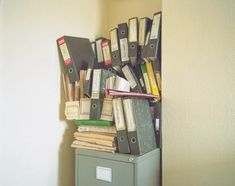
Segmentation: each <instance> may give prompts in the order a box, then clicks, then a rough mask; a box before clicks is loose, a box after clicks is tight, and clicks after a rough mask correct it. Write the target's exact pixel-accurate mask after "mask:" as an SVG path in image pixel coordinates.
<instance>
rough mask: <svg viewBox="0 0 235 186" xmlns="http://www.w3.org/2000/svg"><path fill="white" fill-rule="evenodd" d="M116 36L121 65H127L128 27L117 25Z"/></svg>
mask: <svg viewBox="0 0 235 186" xmlns="http://www.w3.org/2000/svg"><path fill="white" fill-rule="evenodd" d="M118 36H119V44H120V53H121V61H122V65H125V64H127V63H129V55H128V27H127V24H126V23H122V24H118Z"/></svg>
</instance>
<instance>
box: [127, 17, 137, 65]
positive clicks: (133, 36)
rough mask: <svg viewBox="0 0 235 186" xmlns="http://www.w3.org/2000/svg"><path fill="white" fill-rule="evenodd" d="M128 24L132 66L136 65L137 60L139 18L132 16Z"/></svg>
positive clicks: (129, 53) (129, 51)
mask: <svg viewBox="0 0 235 186" xmlns="http://www.w3.org/2000/svg"><path fill="white" fill-rule="evenodd" d="M128 26H129V29H128V43H129V44H128V55H129V58H130V61H131V64H132V66H135V65H136V60H137V43H138V18H137V17H133V18H130V19H129V20H128Z"/></svg>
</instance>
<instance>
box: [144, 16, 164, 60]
mask: <svg viewBox="0 0 235 186" xmlns="http://www.w3.org/2000/svg"><path fill="white" fill-rule="evenodd" d="M161 16H162V13H161V12H157V13H155V14H154V16H153V22H152V27H151V32H150V36H149V42H148V44H147V48H148V52H147V56H146V57H148V58H150V59H151V60H155V59H156V58H157V57H158V52H159V50H160V33H161Z"/></svg>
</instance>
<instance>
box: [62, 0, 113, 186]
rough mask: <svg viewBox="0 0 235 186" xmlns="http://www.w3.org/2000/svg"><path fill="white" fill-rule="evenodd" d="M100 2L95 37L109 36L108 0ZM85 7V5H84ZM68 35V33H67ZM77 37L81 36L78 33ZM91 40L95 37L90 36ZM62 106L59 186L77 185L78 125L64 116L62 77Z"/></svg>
mask: <svg viewBox="0 0 235 186" xmlns="http://www.w3.org/2000/svg"><path fill="white" fill-rule="evenodd" d="M100 2H101V3H100V4H99V15H97V19H96V20H94V22H95V21H99V27H98V31H97V32H98V33H94V37H99V36H104V37H108V33H109V32H108V28H107V25H108V24H107V16H106V14H105V12H106V11H105V9H106V8H107V2H108V1H107V0H100ZM84 8H85V7H84ZM65 35H66V33H65ZM76 37H81V36H79V35H77V36H76ZM89 39H90V41H91V40H92V39H93V38H89ZM57 50H58V52H57V53H58V64H59V65H60V70H61V72H64V70H63V63H62V58H61V56H60V55H59V49H58V48H57ZM60 82H61V83H60V106H59V112H60V113H59V118H60V120H61V121H64V124H65V125H66V127H65V131H64V134H63V139H62V142H61V144H60V149H59V162H58V186H73V185H75V149H74V148H72V147H70V146H71V144H72V142H73V133H74V132H75V131H76V129H77V127H76V125H74V124H73V123H72V122H70V121H66V119H65V116H64V108H65V94H64V90H63V83H62V78H61V80H60Z"/></svg>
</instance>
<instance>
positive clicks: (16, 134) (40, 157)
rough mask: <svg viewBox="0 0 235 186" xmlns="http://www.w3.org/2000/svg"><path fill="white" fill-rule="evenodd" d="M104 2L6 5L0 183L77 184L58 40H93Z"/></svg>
mask: <svg viewBox="0 0 235 186" xmlns="http://www.w3.org/2000/svg"><path fill="white" fill-rule="evenodd" d="M102 4H103V2H102V1H101V0H97V1H93V0H86V1H82V0H71V1H67V0H60V1H57V0H50V1H48V0H40V1H38V0H21V1H18V0H6V1H3V2H2V5H1V6H2V7H1V8H3V10H1V14H2V16H3V20H4V24H3V26H2V25H1V27H0V28H1V29H3V36H4V37H3V41H4V48H3V53H4V55H3V59H1V61H0V65H1V66H0V67H1V78H2V77H3V80H4V85H3V90H4V97H3V98H4V100H3V105H2V104H1V107H2V106H4V110H0V111H1V114H3V115H4V117H3V121H1V128H0V130H1V132H2V133H3V134H1V137H2V138H1V140H2V139H3V146H2V145H1V149H2V147H3V148H4V149H3V150H4V152H3V153H2V154H1V155H2V157H1V159H0V167H1V168H2V170H1V172H0V176H1V178H2V179H1V180H0V181H1V183H0V185H2V186H13V185H17V186H29V185H34V186H67V185H74V170H73V169H74V160H73V149H71V148H70V144H71V142H72V132H74V130H75V127H74V126H73V125H72V124H67V123H66V122H64V121H60V120H59V103H60V69H59V61H58V52H57V47H56V39H57V38H58V37H59V36H61V35H63V34H66V35H74V36H80V37H88V38H91V39H94V37H95V34H96V33H99V32H101V31H102V26H101V24H102V21H101V20H100V19H101V12H100V11H101V6H102ZM91 6H92V7H93V8H91ZM2 11H3V12H2ZM95 20H97V21H95ZM1 43H2V42H1ZM1 92H2V89H1Z"/></svg>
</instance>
